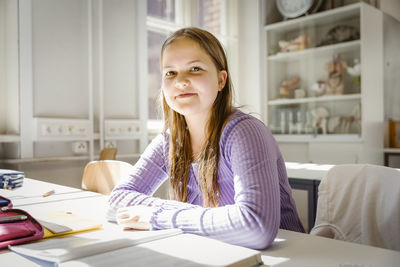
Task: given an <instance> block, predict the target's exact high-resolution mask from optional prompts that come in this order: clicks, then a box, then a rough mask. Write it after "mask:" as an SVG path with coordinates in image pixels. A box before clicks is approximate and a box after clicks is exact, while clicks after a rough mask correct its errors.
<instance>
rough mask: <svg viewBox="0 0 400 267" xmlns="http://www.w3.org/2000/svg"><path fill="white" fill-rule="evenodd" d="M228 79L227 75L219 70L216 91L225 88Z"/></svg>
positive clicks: (224, 71)
mask: <svg viewBox="0 0 400 267" xmlns="http://www.w3.org/2000/svg"><path fill="white" fill-rule="evenodd" d="M227 77H228V73H227V72H226V70H221V71H220V72H219V74H218V91H221V90H222V88H224V87H225V83H226V78H227Z"/></svg>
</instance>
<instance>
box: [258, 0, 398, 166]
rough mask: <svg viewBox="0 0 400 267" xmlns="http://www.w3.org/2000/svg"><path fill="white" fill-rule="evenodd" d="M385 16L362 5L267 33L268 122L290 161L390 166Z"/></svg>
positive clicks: (270, 28)
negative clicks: (385, 126) (386, 156)
mask: <svg viewBox="0 0 400 267" xmlns="http://www.w3.org/2000/svg"><path fill="white" fill-rule="evenodd" d="M384 16H385V15H384V14H383V13H382V12H381V11H379V10H377V9H376V8H374V7H372V6H369V5H367V4H365V3H362V2H360V3H357V4H352V5H348V6H344V7H340V8H336V9H333V10H329V11H324V12H320V13H317V14H313V15H309V16H305V17H301V18H297V19H293V20H288V21H283V22H279V23H274V24H270V25H267V26H265V28H264V31H265V37H266V42H265V44H266V55H267V57H266V68H265V69H266V75H265V87H266V90H265V92H266V101H265V105H264V108H265V110H264V111H265V113H264V119H265V122H266V123H267V124H268V126H269V128H270V129H271V131H272V133H273V134H274V136H275V138H276V140H277V141H278V143H280V146H281V149H282V150H283V153H284V155H285V154H286V159H287V160H297V159H295V158H291V155H292V154H293V152H295V151H296V150H297V149H298V148H299V147H302V148H303V150H304V151H303V153H301V154H303V155H306V157H307V158H306V161H311V162H317V163H326V162H329V163H350V162H368V163H377V164H381V163H382V162H383V153H382V149H383V139H384V137H383V132H384V131H383V122H384V106H383V101H384V73H383V70H384V47H385V43H384V38H383V37H384V35H383V32H384V26H385V25H384ZM391 26H394V25H391ZM396 26H398V25H396ZM357 63H359V64H360V67H361V73H360V76H359V77H358V76H352V75H351V74H350V70H349V71H347V68H348V69H350V68H352V67H353V66H354V65H356V64H357ZM346 66H347V68H346ZM353 74H354V73H353ZM296 143H297V144H296ZM347 148H351V149H347ZM349 150H350V151H349ZM350 152H351V153H350ZM295 153H297V154H298V153H299V152H298V151H296V152H295ZM349 153H350V154H349ZM349 155H350V156H349ZM332 158H333V159H336V160H334V161H332Z"/></svg>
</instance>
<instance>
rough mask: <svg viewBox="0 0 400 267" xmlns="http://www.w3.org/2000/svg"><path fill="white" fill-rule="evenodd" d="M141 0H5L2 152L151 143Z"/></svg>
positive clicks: (10, 155) (0, 58)
mask: <svg viewBox="0 0 400 267" xmlns="http://www.w3.org/2000/svg"><path fill="white" fill-rule="evenodd" d="M145 4H146V2H145V1H130V0H123V1H118V3H110V2H109V1H102V0H100V1H93V0H57V1H53V0H41V1H39V0H19V1H14V0H0V23H1V24H2V25H3V23H4V25H6V27H0V28H1V29H0V160H3V161H4V162H5V161H6V159H22V160H26V161H29V160H30V159H31V160H33V161H35V160H36V159H38V158H39V159H40V158H43V157H58V158H60V159H69V158H72V159H90V160H93V159H94V158H95V157H96V155H98V154H99V151H100V150H101V149H102V148H103V147H104V146H105V144H112V145H116V146H117V148H118V155H119V156H121V155H123V154H125V155H126V156H128V157H129V156H134V155H135V154H137V153H140V151H142V150H143V149H144V148H145V146H146V145H147V143H148V141H147V109H148V107H147V90H146V89H147V76H146V74H147V66H146V62H147V59H146V56H147V55H146V53H145V52H143V51H146V50H145V47H146V26H145V23H146V20H145V16H146V14H144V13H143V12H140V10H143V9H144V8H143V7H144V6H143V5H145ZM139 51H140V52H139ZM143 62H145V64H144V65H143ZM139 88H140V89H139ZM77 142H78V143H82V144H83V146H81V147H86V148H87V149H85V150H80V151H76V149H74V147H76V143H77Z"/></svg>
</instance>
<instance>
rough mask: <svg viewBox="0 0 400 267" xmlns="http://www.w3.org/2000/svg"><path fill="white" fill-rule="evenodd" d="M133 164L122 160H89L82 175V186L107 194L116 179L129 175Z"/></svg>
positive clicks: (116, 181)
mask: <svg viewBox="0 0 400 267" xmlns="http://www.w3.org/2000/svg"><path fill="white" fill-rule="evenodd" d="M132 168H133V166H132V165H131V164H129V163H127V162H124V161H117V160H99V161H92V162H89V163H88V164H87V165H86V166H85V169H84V172H83V176H82V188H83V189H85V190H89V191H93V192H98V193H100V194H105V195H108V194H110V193H111V191H112V189H113V188H114V187H115V185H116V184H117V183H118V181H119V180H120V179H121V178H123V177H126V176H127V175H129V173H130V172H131V170H132Z"/></svg>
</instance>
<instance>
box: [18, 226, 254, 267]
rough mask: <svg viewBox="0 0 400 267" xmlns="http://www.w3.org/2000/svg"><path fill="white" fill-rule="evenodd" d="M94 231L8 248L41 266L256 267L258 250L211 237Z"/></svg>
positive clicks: (165, 232)
mask: <svg viewBox="0 0 400 267" xmlns="http://www.w3.org/2000/svg"><path fill="white" fill-rule="evenodd" d="M109 235H110V232H107V231H95V232H88V233H82V234H78V235H73V236H64V237H54V238H51V239H47V240H42V241H40V242H37V243H32V244H27V245H20V246H10V249H11V250H12V251H14V252H16V253H18V254H20V255H22V256H25V257H27V258H29V259H31V260H33V261H35V262H36V263H39V264H40V265H42V266H44V265H45V264H46V265H47V266H100V267H102V266H104V267H106V266H107V267H108V266H163V267H165V266H237V267H241V266H243V267H244V266H259V265H260V264H262V261H261V254H260V252H259V251H256V250H252V249H248V248H244V247H240V246H234V245H230V244H226V243H223V242H221V241H217V240H214V239H210V238H206V237H201V236H197V235H192V234H183V233H182V231H181V230H179V229H169V230H159V231H124V232H116V233H115V234H113V236H112V237H110V236H109Z"/></svg>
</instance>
